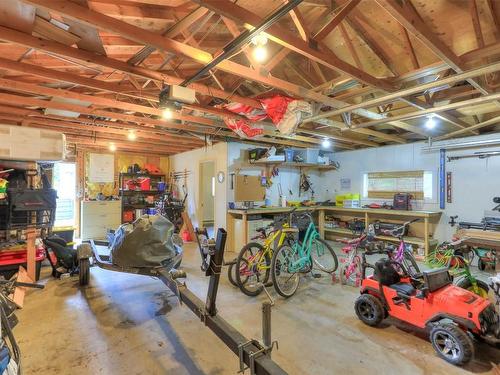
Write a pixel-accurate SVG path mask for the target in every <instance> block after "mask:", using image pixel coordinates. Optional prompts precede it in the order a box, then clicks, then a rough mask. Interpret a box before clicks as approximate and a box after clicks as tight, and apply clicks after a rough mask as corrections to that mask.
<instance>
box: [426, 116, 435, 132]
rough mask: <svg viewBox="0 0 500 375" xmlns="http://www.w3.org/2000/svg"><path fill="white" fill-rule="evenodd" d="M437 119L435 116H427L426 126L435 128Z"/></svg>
mask: <svg viewBox="0 0 500 375" xmlns="http://www.w3.org/2000/svg"><path fill="white" fill-rule="evenodd" d="M436 125H437V124H436V120H435V119H434V116H429V117H428V118H427V121H426V122H425V127H426V128H427V129H429V130H431V129H434V128H435V127H436Z"/></svg>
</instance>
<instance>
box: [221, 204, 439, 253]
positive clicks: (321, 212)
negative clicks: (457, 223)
mask: <svg viewBox="0 0 500 375" xmlns="http://www.w3.org/2000/svg"><path fill="white" fill-rule="evenodd" d="M291 209H292V208H291V207H286V208H283V207H268V208H255V209H248V210H238V209H235V210H228V211H227V232H228V236H229V238H228V241H229V242H228V243H229V248H230V249H232V250H233V251H238V249H234V243H235V241H234V239H235V236H237V235H241V236H243V238H247V235H248V225H247V223H248V216H249V215H264V214H267V215H279V214H283V213H286V212H289V211H290V210H291ZM308 210H310V211H314V212H317V213H318V230H319V232H320V234H321V237H322V238H325V236H329V237H330V236H337V237H345V236H349V235H352V232H351V231H350V230H348V229H345V228H325V215H326V214H335V215H338V216H341V217H345V218H355V217H357V218H360V219H363V220H365V223H370V220H372V221H373V220H383V221H394V222H400V223H402V222H405V221H409V220H412V219H416V218H421V219H422V223H418V222H417V223H414V224H412V228H415V229H416V230H417V231H419V234H420V235H419V236H418V237H407V238H406V241H407V243H409V244H412V245H417V246H422V247H423V248H424V249H425V254H428V253H429V249H430V247H431V246H432V245H434V244H435V243H436V241H435V240H434V239H433V238H432V235H433V229H434V226H435V225H436V224H437V222H438V221H439V218H440V217H441V212H436V211H401V210H385V209H370V208H345V207H337V206H314V207H299V208H298V209H297V211H308ZM235 219H239V220H242V221H243V222H242V227H243V231H242V233H235V231H234V220H235ZM378 239H380V240H384V241H394V242H397V241H398V240H397V239H396V238H393V237H390V236H378Z"/></svg>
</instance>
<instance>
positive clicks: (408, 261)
mask: <svg viewBox="0 0 500 375" xmlns="http://www.w3.org/2000/svg"><path fill="white" fill-rule="evenodd" d="M403 265H404V267H405V268H406V272H407V273H408V275H410V276H413V277H415V276H418V275H419V274H420V268H419V267H418V264H417V262H416V261H415V258H414V257H413V254H412V253H410V252H409V251H406V250H405V251H404V255H403Z"/></svg>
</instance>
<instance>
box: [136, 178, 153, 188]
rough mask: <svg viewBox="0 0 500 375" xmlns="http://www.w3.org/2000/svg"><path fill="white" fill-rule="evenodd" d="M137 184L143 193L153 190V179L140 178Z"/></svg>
mask: <svg viewBox="0 0 500 375" xmlns="http://www.w3.org/2000/svg"><path fill="white" fill-rule="evenodd" d="M137 183H138V184H139V187H140V189H141V190H142V191H145V190H151V178H149V177H139V178H138V179H137Z"/></svg>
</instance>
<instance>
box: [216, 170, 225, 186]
mask: <svg viewBox="0 0 500 375" xmlns="http://www.w3.org/2000/svg"><path fill="white" fill-rule="evenodd" d="M225 178H226V175H225V174H224V172H222V171H220V172H219V173H217V181H219V183H221V184H222V183H223V182H224V180H225Z"/></svg>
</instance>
